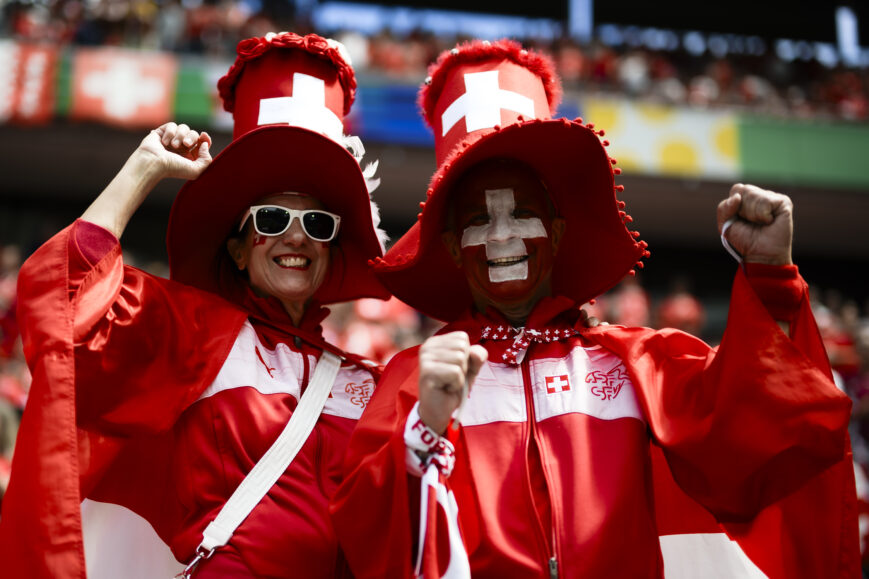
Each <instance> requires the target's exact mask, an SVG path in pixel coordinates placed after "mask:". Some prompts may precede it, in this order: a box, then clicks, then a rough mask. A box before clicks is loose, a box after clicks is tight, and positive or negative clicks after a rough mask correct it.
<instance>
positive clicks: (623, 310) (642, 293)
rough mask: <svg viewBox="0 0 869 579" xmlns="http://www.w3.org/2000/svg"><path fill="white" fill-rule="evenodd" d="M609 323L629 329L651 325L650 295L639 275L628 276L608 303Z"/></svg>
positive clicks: (613, 292) (612, 293)
mask: <svg viewBox="0 0 869 579" xmlns="http://www.w3.org/2000/svg"><path fill="white" fill-rule="evenodd" d="M607 305H608V310H609V316H608V317H607V320H606V321H608V322H610V323H612V324H621V325H623V326H628V327H637V326H639V327H648V326H649V324H650V323H651V315H650V311H649V310H650V304H649V295H648V293H647V292H646V290H645V289H643V286H642V285H641V283H640V278H639V274H637V275H632V276H628V277H626V278H625V279H623V280H622V282H621V283H620V284H619V285H618V286H616V288H615V289H614V290H613V291H612V292H611V295H610V296H609V299H608V301H607Z"/></svg>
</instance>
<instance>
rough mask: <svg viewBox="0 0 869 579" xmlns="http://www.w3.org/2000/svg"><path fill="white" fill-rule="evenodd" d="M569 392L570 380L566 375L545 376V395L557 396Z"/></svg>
mask: <svg viewBox="0 0 869 579" xmlns="http://www.w3.org/2000/svg"><path fill="white" fill-rule="evenodd" d="M568 390H570V379H569V378H568V377H567V375H566V374H562V375H561V376H546V393H547V394H557V393H559V392H567V391H568Z"/></svg>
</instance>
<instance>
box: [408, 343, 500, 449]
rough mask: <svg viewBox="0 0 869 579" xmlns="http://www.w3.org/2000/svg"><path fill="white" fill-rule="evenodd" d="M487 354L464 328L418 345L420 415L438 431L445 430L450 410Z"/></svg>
mask: <svg viewBox="0 0 869 579" xmlns="http://www.w3.org/2000/svg"><path fill="white" fill-rule="evenodd" d="M488 357H489V355H488V352H486V349H485V348H484V347H482V346H480V345H473V346H472V345H471V343H470V340H469V339H468V334H466V333H465V332H451V333H449V334H443V335H440V336H432V337H431V338H429V339H427V340H426V341H425V342H424V343H423V344H422V346H420V349H419V417H420V418H421V419H422V421H423V422H424V423H425V424H426V426H428V427H429V428H431V429H432V430H434V431H435V432H437V433H439V434H443V433H444V432H446V429H447V426H448V425H449V423H450V419H451V418H452V415H453V412H454V411H455V410H456V408H458V407H459V405H460V404H461V403H462V400H463V397H464V396H466V395H467V393H468V391H466V390H465V384H466V383H467V384H468V388H469V389H470V386H471V384H473V382H474V379H475V378H476V377H477V374H478V373H479V372H480V368H482V367H483V364H485V363H486V360H487V359H488Z"/></svg>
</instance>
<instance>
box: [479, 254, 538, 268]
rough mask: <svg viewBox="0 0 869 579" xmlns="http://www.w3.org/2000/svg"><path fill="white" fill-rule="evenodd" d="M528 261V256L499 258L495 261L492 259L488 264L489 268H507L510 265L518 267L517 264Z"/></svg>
mask: <svg viewBox="0 0 869 579" xmlns="http://www.w3.org/2000/svg"><path fill="white" fill-rule="evenodd" d="M527 260H528V256H527V255H518V256H516V257H498V258H495V259H490V260H488V261H487V262H486V263H488V264H489V267H507V266H510V265H516V264H517V263H522V262H523V261H527Z"/></svg>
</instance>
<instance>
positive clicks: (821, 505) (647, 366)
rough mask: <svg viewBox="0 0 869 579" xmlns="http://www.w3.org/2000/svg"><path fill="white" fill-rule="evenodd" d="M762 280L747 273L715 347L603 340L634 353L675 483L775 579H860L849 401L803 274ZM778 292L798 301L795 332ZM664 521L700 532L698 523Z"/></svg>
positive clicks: (677, 339) (665, 334)
mask: <svg viewBox="0 0 869 579" xmlns="http://www.w3.org/2000/svg"><path fill="white" fill-rule="evenodd" d="M791 273H796V272H795V269H794V270H791ZM788 275H790V274H788ZM768 277H772V278H773V279H775V275H773V276H768ZM756 282H757V278H755V279H753V280H748V279H747V278H746V275H744V274H743V272H742V270H740V271H739V272H738V273H737V276H736V279H735V281H734V287H733V293H732V297H731V304H730V313H729V317H728V322H727V329H726V332H725V335H724V338H723V340H722V342H721V345H720V347H719V348H718V349H717V350H715V349H711V348H709V347H708V346H706V345H705V344H703V343H702V342H700V341H699V340H696V339H694V338H692V337H690V336H687V335H685V334H682V333H679V332H674V331H660V332H650V331H644V330H640V329H621V330H619V329H617V330H615V331H613V332H606V331H604V333H603V334H602V338H603V339H602V340H601V343H602V344H604V345H605V346H606V347H608V348H610V349H613V350H614V351H616V352H617V353H619V355H621V356H622V358H623V359H624V360H625V363H626V365H627V367H628V371H629V373H630V374H631V377H632V379H633V380H634V384H635V386H636V387H637V391H638V395H639V397H640V399H641V404H642V405H643V407H644V410H645V412H646V415H647V417H648V419H649V425H650V428H651V430H652V433H653V437H654V439H655V441H656V442H657V443H658V444H659V445H660V446H661V448H662V450H663V456H664V457H666V464H667V466H668V467H669V470H670V471H671V472H672V475H673V479H675V482H676V483H678V486H679V487H680V488H679V489H678V490H677V489H675V488H673V489H671V490H673V491H674V492H675V493H677V494H678V495H681V496H683V498H684V500H691V499H693V500H695V501H697V502H698V503H700V504H702V505H703V506H705V507H706V508H707V509H708V510H709V511H710V512H711V513H712V514H713V515H714V516H715V517H716V518H717V519H718V521H719V522H723V523H724V527H723V528H724V529H725V530H726V531H727V532H728V534H730V536H731V537H732V538H734V539H735V540H736V541H737V542H738V543H739V545H740V547H741V548H742V549H743V551H745V552H746V554H748V555H749V557H750V558H751V559H752V560H753V561H754V562H755V563H756V564H757V565H758V566H759V567H760V568H761V569H762V570H763V571H764V572H765V573H766V574H767V576H769V577H799V578H808V577H851V576H854V573H858V571H857V569H859V547H858V545H857V537H858V534H857V531H856V510H855V500H854V499H855V492H854V480H853V470H852V466H851V454H850V451H849V448H850V446H849V440H848V436H847V425H848V420H849V415H850V406H851V403H850V400H849V399H848V397H847V396H846V395H844V394H843V393H842V392H840V391H839V390H838V389H837V388H836V386H835V385H834V384H833V382H832V380H831V379H830V371H829V364H828V362H827V359H826V355H825V352H824V350H823V346H822V343H821V341H820V335H819V333H818V331H817V327H816V325H815V323H814V319H813V317H812V313H811V309H810V307H809V302H808V298H807V295H806V288H805V285H804V282H802V280H801V278H797V277H790V278H789V280H785V281H784V282H782V280H781V279H779V280H778V281H770V280H769V279H767V280H766V282H764V283H761V284H758V285H756ZM767 282H769V283H767ZM795 282H799V284H800V286H801V288H802V289H800V291H799V292H797V291H795V289H794V288H795V287H797V286H796V284H795ZM755 287H760V288H761V290H760V294H762V295H759V294H758V293H756V291H755V289H754V288H755ZM777 292H779V293H778V297H775V295H776V293H777ZM782 293H783V294H784V297H783V296H782ZM788 295H789V296H790V297H788ZM770 299H775V300H780V303H782V304H786V305H787V307H789V308H791V311H790V312H789V313H788V314H787V319H789V320H790V322H791V325H790V332H791V335H790V336H787V335H785V334H784V333H783V332H782V331H781V329H780V328H779V327H778V325H777V324H776V323H775V320H774V319H773V316H772V315H771V312H770V310H769V309H768V301H769V300H770ZM786 302H787V303H786ZM664 478H668V476H667V477H664ZM660 481H661V477H656V484H661V482H660ZM661 491H662V489H657V488H656V494H658V495H659V496H658V499H659V500H661V494H662V492H661ZM684 495H687V497H686V496H684ZM673 496H675V495H673ZM688 497H690V499H689V498H688ZM680 500H681V499H680ZM668 502H669V503H670V504H674V503H673V502H672V501H669V500H668ZM677 502H678V501H677ZM666 519H669V524H668V522H666ZM659 523H661V529H662V531H664V532H680V533H685V532H692V529H691V528H690V527H691V525H692V524H693V523H692V522H691V521H690V520H688V519H683V520H681V521H680V520H678V519H677V518H674V517H665V522H661V520H660V516H659ZM686 525H687V526H686ZM704 525H705V526H708V520H707V521H706V522H705V523H704ZM693 532H708V529H704V528H700V529H699V530H693Z"/></svg>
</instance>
